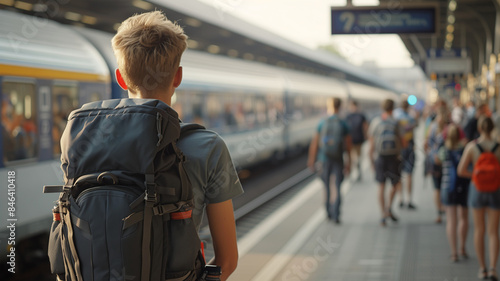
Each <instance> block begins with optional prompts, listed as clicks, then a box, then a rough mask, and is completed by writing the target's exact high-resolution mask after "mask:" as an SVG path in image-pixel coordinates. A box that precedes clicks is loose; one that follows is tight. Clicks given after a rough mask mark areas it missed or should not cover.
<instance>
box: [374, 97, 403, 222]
mask: <svg viewBox="0 0 500 281" xmlns="http://www.w3.org/2000/svg"><path fill="white" fill-rule="evenodd" d="M382 109H383V111H384V112H383V113H382V115H381V116H379V117H376V118H375V119H373V121H372V122H371V124H370V127H369V129H368V136H369V140H370V152H369V156H370V160H371V163H372V167H373V168H374V170H375V179H376V181H377V182H378V183H379V193H378V199H379V203H380V209H381V211H382V219H381V225H382V226H386V219H387V218H390V219H391V220H392V221H394V222H397V221H398V219H397V218H396V216H394V214H393V213H392V210H391V206H392V201H393V200H394V196H395V195H396V190H397V189H398V187H399V185H400V183H401V159H400V157H401V155H400V154H401V149H402V148H404V147H405V144H404V140H403V137H402V135H401V131H400V127H399V123H398V121H397V120H395V119H394V118H393V117H392V111H393V110H394V101H393V100H391V99H386V100H385V101H384V102H383V104H382ZM387 179H389V180H390V181H391V183H392V189H391V192H390V195H389V201H388V202H387V204H386V200H385V199H386V198H385V182H386V180H387Z"/></svg>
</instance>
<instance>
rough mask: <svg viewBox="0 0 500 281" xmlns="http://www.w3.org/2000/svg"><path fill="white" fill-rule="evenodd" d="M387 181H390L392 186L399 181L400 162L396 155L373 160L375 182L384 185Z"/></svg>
mask: <svg viewBox="0 0 500 281" xmlns="http://www.w3.org/2000/svg"><path fill="white" fill-rule="evenodd" d="M387 179H390V180H391V183H392V185H396V184H397V183H399V181H400V179H401V160H399V157H398V155H386V156H379V157H378V158H377V160H375V180H376V181H377V182H378V183H385V182H386V180H387Z"/></svg>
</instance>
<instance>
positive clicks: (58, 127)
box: [52, 85, 78, 155]
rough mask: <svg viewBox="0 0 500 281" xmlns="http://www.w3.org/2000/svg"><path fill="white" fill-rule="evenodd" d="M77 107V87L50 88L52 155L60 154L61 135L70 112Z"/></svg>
mask: <svg viewBox="0 0 500 281" xmlns="http://www.w3.org/2000/svg"><path fill="white" fill-rule="evenodd" d="M77 107H78V87H77V85H71V86H54V87H53V88H52V120H53V125H52V142H53V145H52V147H53V151H54V154H56V155H57V154H60V153H61V146H60V145H59V142H60V140H61V136H62V133H63V131H64V128H65V127H66V123H67V120H68V116H69V114H70V113H71V111H72V110H73V109H75V108H77Z"/></svg>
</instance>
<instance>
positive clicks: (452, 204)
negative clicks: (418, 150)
mask: <svg viewBox="0 0 500 281" xmlns="http://www.w3.org/2000/svg"><path fill="white" fill-rule="evenodd" d="M446 132H447V134H446V139H445V142H444V146H441V148H439V150H438V153H437V156H436V159H435V161H436V163H438V164H441V165H442V167H443V172H442V173H443V176H442V180H441V202H442V203H443V205H445V206H446V234H447V236H448V242H449V244H450V248H451V260H452V261H453V262H457V261H458V257H459V253H458V251H457V230H458V237H459V241H458V242H459V247H460V256H461V257H462V258H464V259H466V258H468V255H467V251H466V250H465V243H466V241H467V232H468V228H469V222H468V221H469V220H468V217H469V216H468V215H469V214H468V209H467V195H468V192H469V183H470V179H467V178H462V177H459V176H458V175H457V172H456V171H457V167H458V163H459V161H460V158H461V157H462V154H463V152H464V144H463V142H462V141H461V139H460V129H459V127H458V125H455V124H450V125H449V126H448V127H447V128H446ZM457 216H458V219H457Z"/></svg>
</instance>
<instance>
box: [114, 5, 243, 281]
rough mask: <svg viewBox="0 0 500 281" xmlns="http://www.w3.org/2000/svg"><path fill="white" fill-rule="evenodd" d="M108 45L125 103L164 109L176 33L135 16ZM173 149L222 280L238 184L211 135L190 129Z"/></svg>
mask: <svg viewBox="0 0 500 281" xmlns="http://www.w3.org/2000/svg"><path fill="white" fill-rule="evenodd" d="M112 45H113V50H114V53H115V56H116V58H117V62H118V69H117V70H116V74H117V77H118V79H117V80H118V82H119V84H120V86H122V88H124V89H128V95H129V98H132V99H136V98H137V99H157V100H159V101H162V102H164V103H165V104H167V105H169V106H170V105H171V100H172V96H173V95H174V92H175V89H176V88H177V87H178V86H179V85H180V84H181V81H182V66H180V65H179V63H180V60H181V56H182V54H183V52H184V50H185V49H186V47H187V36H186V35H185V34H184V31H183V30H182V28H181V27H180V26H178V25H177V24H175V23H173V22H172V21H170V20H168V19H167V18H166V16H165V15H164V14H163V13H161V12H160V11H154V12H149V13H144V14H139V15H135V16H132V17H130V18H128V19H127V20H125V21H124V22H123V23H122V24H121V25H120V27H119V28H118V32H117V34H116V35H115V36H114V37H113V39H112ZM172 110H173V109H172ZM174 121H175V120H174ZM181 125H182V124H181ZM177 146H178V148H179V149H180V150H181V151H182V152H183V154H184V156H185V157H186V159H189V161H187V162H185V165H184V167H185V170H186V173H187V175H188V178H189V180H190V182H191V185H192V187H193V193H194V201H195V204H194V205H195V206H194V208H195V209H194V210H193V212H192V213H193V221H194V224H195V225H196V227H197V228H199V226H200V224H201V218H202V216H203V213H204V212H205V211H206V213H207V218H208V222H209V226H210V232H211V235H212V239H213V244H214V249H215V257H214V258H213V259H212V260H211V261H209V262H208V263H209V264H216V265H218V266H220V267H221V270H222V275H221V277H220V280H226V279H227V278H228V277H229V275H231V273H232V272H233V271H234V270H235V269H236V265H237V261H238V248H237V244H236V231H235V222H234V213H233V204H232V198H234V197H235V196H237V195H239V194H241V193H243V189H242V187H241V183H240V181H239V179H238V176H237V174H236V171H235V169H234V166H233V164H232V160H231V158H230V155H229V151H228V149H227V147H226V144H225V143H224V141H223V140H222V139H221V138H220V137H219V135H217V134H216V133H214V132H212V131H209V130H205V129H197V130H193V131H191V132H189V134H186V135H183V136H182V137H181V138H180V139H179V141H178V143H177ZM140 156H141V155H137V157H140ZM162 159H163V158H162ZM166 159H170V158H166ZM169 161H170V160H169ZM155 165H156V161H155ZM168 176H170V175H163V176H162V177H167V178H168ZM138 258H139V259H140V257H138ZM199 277H200V276H198V278H199ZM189 280H191V279H189ZM197 280H198V279H197Z"/></svg>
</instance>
